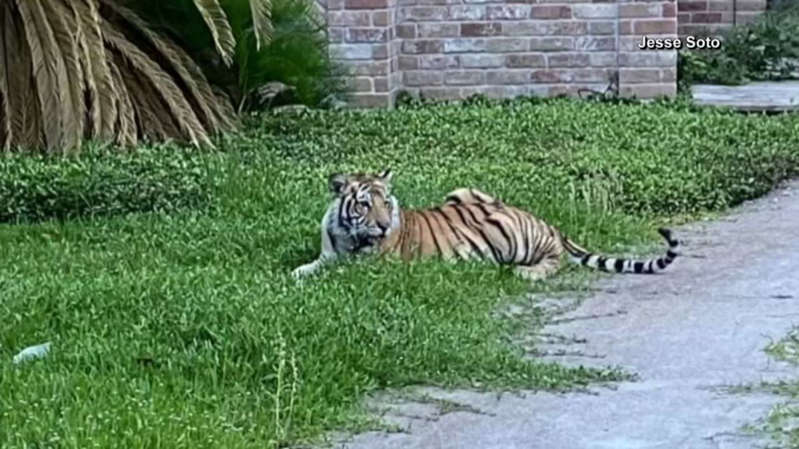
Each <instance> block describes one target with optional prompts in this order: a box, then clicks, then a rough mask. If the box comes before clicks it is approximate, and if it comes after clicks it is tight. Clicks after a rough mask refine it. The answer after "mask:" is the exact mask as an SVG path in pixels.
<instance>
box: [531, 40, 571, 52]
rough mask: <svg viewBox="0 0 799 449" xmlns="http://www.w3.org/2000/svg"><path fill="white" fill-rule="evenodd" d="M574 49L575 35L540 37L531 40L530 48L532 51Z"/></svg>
mask: <svg viewBox="0 0 799 449" xmlns="http://www.w3.org/2000/svg"><path fill="white" fill-rule="evenodd" d="M578 39H579V38H578ZM573 49H574V38H573V37H539V38H533V39H531V40H530V50H532V51H557V50H560V51H566V50H573Z"/></svg>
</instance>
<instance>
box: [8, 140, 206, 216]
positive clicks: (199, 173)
mask: <svg viewBox="0 0 799 449" xmlns="http://www.w3.org/2000/svg"><path fill="white" fill-rule="evenodd" d="M210 163H211V158H210V157H207V155H203V154H202V153H200V152H199V151H192V150H188V149H185V150H184V149H179V148H164V147H160V148H146V149H139V150H137V151H135V152H131V153H124V154H110V153H109V152H107V151H105V150H103V149H98V148H94V149H87V150H85V151H84V152H83V153H82V154H81V156H80V157H79V158H63V157H57V158H56V157H50V156H32V155H28V154H22V155H11V156H8V157H3V158H0V222H31V221H41V220H47V219H71V218H79V217H92V216H100V215H106V216H107V215H119V214H125V213H133V212H151V211H157V212H172V211H178V210H183V209H190V208H199V207H204V206H206V205H208V204H209V202H210V195H211V193H210V189H211V187H212V186H211V177H210V176H209V174H210V167H211V165H210Z"/></svg>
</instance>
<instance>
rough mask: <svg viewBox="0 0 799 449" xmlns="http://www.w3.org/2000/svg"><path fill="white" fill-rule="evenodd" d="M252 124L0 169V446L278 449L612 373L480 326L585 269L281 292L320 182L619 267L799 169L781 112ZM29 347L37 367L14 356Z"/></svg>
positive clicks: (429, 274)
mask: <svg viewBox="0 0 799 449" xmlns="http://www.w3.org/2000/svg"><path fill="white" fill-rule="evenodd" d="M249 122H250V123H249V124H248V126H247V128H246V130H245V131H243V132H242V133H240V134H237V135H230V136H226V137H224V138H221V139H220V141H219V148H218V149H217V150H216V151H198V150H190V149H184V148H180V147H178V146H175V145H160V146H158V147H155V148H143V149H141V150H140V153H139V155H125V154H123V155H102V154H100V155H97V154H94V153H91V154H90V155H89V156H88V157H86V158H84V159H79V160H50V159H46V158H45V159H35V160H34V159H27V158H19V157H13V158H6V159H3V160H2V163H0V204H3V205H5V209H3V210H2V214H0V216H2V217H3V219H4V220H5V221H6V222H7V223H6V224H0V248H2V251H0V317H2V319H0V447H3V448H9V449H10V448H22V447H58V448H88V447H125V448H143V447H148V448H155V447H158V448H170V449H171V448H192V449H195V448H219V447H224V448H231V449H232V448H256V447H257V448H263V447H277V446H279V445H281V444H284V443H286V442H296V441H300V440H306V439H309V438H314V437H317V436H319V435H320V434H321V433H322V432H324V431H325V430H330V429H340V428H346V429H362V428H364V427H365V426H370V425H374V422H371V420H370V419H369V418H368V415H366V414H365V413H364V411H363V410H362V409H361V407H360V401H361V399H363V397H364V395H365V394H367V393H369V392H372V391H375V390H378V389H383V388H389V387H400V386H405V385H412V384H420V383H424V384H436V385H443V386H467V387H468V386H481V387H491V388H556V389H560V388H570V387H574V386H578V385H584V384H586V383H588V382H593V381H598V380H612V379H617V378H618V377H619V376H620V375H621V374H620V373H618V372H616V371H614V370H606V371H597V370H587V369H567V368H564V367H560V366H557V365H552V364H542V363H538V362H536V361H535V360H531V359H529V358H525V354H524V351H523V350H522V349H521V348H519V347H516V346H514V345H512V344H511V343H509V341H510V338H509V337H510V335H511V332H512V331H514V329H516V328H517V327H516V326H517V325H519V323H513V322H510V321H506V320H499V319H496V318H494V314H493V313H492V312H494V311H496V310H497V308H498V307H500V306H502V305H504V304H508V303H509V302H512V301H513V300H514V298H519V297H520V296H521V295H523V294H524V293H526V292H530V291H534V290H544V289H559V288H576V287H579V286H581V285H583V281H582V277H580V276H577V274H579V273H580V271H581V270H579V269H577V268H572V269H570V270H567V272H566V273H565V274H563V275H560V276H558V277H556V278H555V279H553V280H552V281H548V282H546V283H541V284H537V285H533V286H530V285H528V284H526V283H525V282H523V281H521V280H519V279H517V278H515V277H514V276H513V275H512V274H511V272H510V271H509V270H506V269H496V268H494V267H490V266H481V265H477V264H461V265H457V266H451V265H444V264H439V263H436V262H435V261H426V262H420V263H413V264H408V265H403V264H400V263H397V262H385V263H375V262H374V261H372V260H366V261H362V262H358V263H346V264H342V265H340V266H338V267H334V268H331V269H329V270H326V271H325V272H323V273H322V274H321V275H320V276H318V277H315V278H312V279H310V280H308V281H306V282H304V283H302V284H297V283H295V282H294V281H293V280H291V278H290V276H289V273H290V271H291V270H292V269H293V268H295V267H296V266H297V265H300V264H302V263H305V262H308V261H310V260H312V259H313V258H314V257H316V255H317V253H318V250H319V235H318V232H319V230H318V226H319V221H320V219H321V216H322V214H323V213H324V210H325V207H326V204H327V201H328V200H329V196H328V193H327V184H326V180H327V176H328V174H330V173H331V172H335V171H348V170H368V171H377V170H380V169H383V168H387V167H391V168H392V169H393V171H394V184H395V189H394V191H395V193H396V195H397V196H398V197H399V199H400V201H401V203H403V204H404V205H405V206H407V207H416V206H425V205H430V204H434V203H437V202H440V201H441V200H442V198H443V197H444V195H445V194H446V193H447V192H449V191H450V190H453V189H454V188H456V187H460V186H474V187H478V188H480V189H483V190H485V191H487V192H490V193H494V194H496V195H497V196H499V197H501V198H502V199H503V200H505V201H506V202H507V203H510V204H514V205H518V206H521V207H524V208H525V209H527V210H530V211H532V212H534V213H536V214H537V215H539V216H541V217H543V218H545V219H546V220H547V221H549V222H550V223H553V224H556V225H558V226H560V227H561V228H562V229H563V230H564V231H565V232H566V233H567V234H569V235H570V236H571V237H573V238H574V239H575V240H577V241H578V242H580V243H581V244H584V246H587V247H589V248H592V249H597V250H603V251H612V252H622V253H624V252H631V251H636V249H637V250H640V249H641V248H646V249H652V248H656V249H657V251H658V252H659V251H660V250H661V249H662V248H661V242H660V241H659V240H658V237H657V234H656V232H655V228H656V227H657V226H660V225H662V224H664V223H668V222H673V221H680V220H684V219H685V218H686V217H691V216H695V215H697V214H700V213H704V212H707V211H718V210H723V209H724V208H727V207H729V206H732V205H734V204H737V203H739V202H741V201H742V200H744V199H748V198H753V197H756V196H759V195H761V194H763V193H765V192H767V191H768V190H769V189H770V188H771V187H772V186H773V185H774V184H775V183H776V182H778V181H779V180H781V179H784V178H786V177H788V176H793V175H795V174H796V173H797V171H798V170H799V120H797V119H796V118H794V117H791V116H779V117H765V116H743V115H736V114H732V113H728V112H722V111H715V110H702V111H699V110H694V109H693V108H690V107H687V106H685V105H681V104H660V103H658V104H650V105H636V104H610V103H601V104H600V103H587V102H578V101H571V100H550V101H514V102H507V103H501V104H500V103H480V102H477V103H474V104H470V105H466V106H446V105H442V106H433V107H420V108H415V107H411V108H406V109H401V110H396V111H366V112H318V113H317V112H315V113H311V114H306V115H299V116H288V115H279V116H275V115H263V116H255V117H252V118H251V119H250V120H249ZM98 151H100V150H98ZM142 161H144V162H142ZM175 161H178V162H175ZM109 179H112V180H111V181H109ZM151 210H152V211H151ZM48 216H53V217H59V218H58V219H54V220H49V221H48V220H43V218H44V217H48ZM653 245H654V246H653ZM671 269H672V270H679V263H675V265H674V266H673V267H672V268H671ZM523 324H527V325H528V326H532V325H533V324H531V323H523ZM44 341H52V342H53V352H52V354H51V356H49V357H47V358H46V359H43V360H38V361H34V362H30V363H26V364H23V365H20V366H14V365H12V364H10V363H9V362H8V361H10V360H11V358H12V356H13V355H14V354H15V353H16V352H17V351H18V350H19V349H21V348H23V347H25V346H28V345H32V344H37V343H41V342H44Z"/></svg>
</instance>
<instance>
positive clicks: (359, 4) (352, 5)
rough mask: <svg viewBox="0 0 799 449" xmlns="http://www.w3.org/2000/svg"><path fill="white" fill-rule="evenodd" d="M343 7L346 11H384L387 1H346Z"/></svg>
mask: <svg viewBox="0 0 799 449" xmlns="http://www.w3.org/2000/svg"><path fill="white" fill-rule="evenodd" d="M344 5H345V7H346V8H347V9H385V8H388V0H346V2H345V3H344Z"/></svg>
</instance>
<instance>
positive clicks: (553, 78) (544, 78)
mask: <svg viewBox="0 0 799 449" xmlns="http://www.w3.org/2000/svg"><path fill="white" fill-rule="evenodd" d="M530 79H531V80H532V81H533V82H536V83H571V82H572V81H574V70H533V71H532V73H531V74H530Z"/></svg>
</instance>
